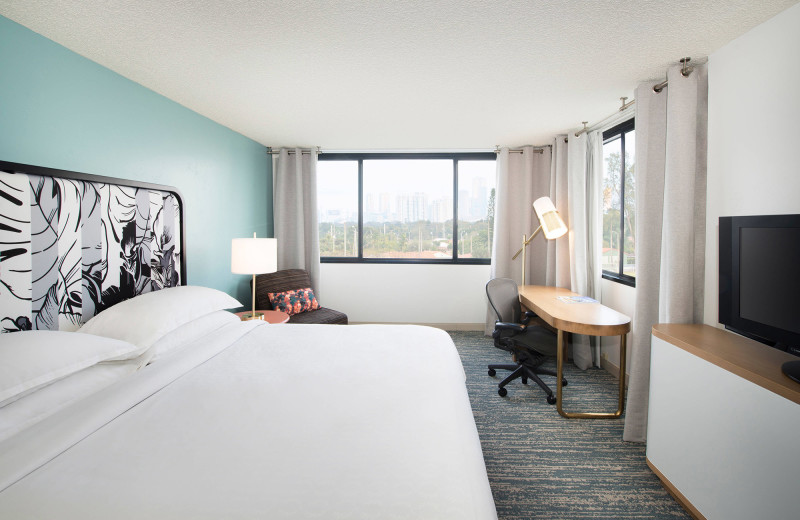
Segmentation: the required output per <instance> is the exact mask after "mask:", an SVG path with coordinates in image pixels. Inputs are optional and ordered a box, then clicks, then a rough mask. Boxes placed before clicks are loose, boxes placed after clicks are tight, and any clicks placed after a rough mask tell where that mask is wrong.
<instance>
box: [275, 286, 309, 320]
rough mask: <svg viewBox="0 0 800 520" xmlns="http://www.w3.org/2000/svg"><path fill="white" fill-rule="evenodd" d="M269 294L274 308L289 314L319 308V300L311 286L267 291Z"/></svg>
mask: <svg viewBox="0 0 800 520" xmlns="http://www.w3.org/2000/svg"><path fill="white" fill-rule="evenodd" d="M267 295H268V296H269V301H270V303H271V304H272V308H273V309H275V310H277V311H281V312H285V313H286V314H288V315H289V316H291V315H292V314H300V313H301V312H306V311H315V310H317V309H319V302H318V301H317V299H316V298H315V297H314V291H312V290H311V287H306V288H305V289H295V290H293V291H284V292H279V293H267Z"/></svg>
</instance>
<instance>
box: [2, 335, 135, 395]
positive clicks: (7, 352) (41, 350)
mask: <svg viewBox="0 0 800 520" xmlns="http://www.w3.org/2000/svg"><path fill="white" fill-rule="evenodd" d="M144 350H145V349H143V348H142V347H139V346H136V345H132V344H130V343H127V342H124V341H118V340H115V339H108V338H101V337H96V336H87V335H85V334H75V333H74V332H64V331H49V330H34V331H24V332H11V333H6V334H0V406H2V405H4V404H8V403H9V402H11V401H13V400H16V399H17V398H19V397H20V396H21V395H22V394H24V393H25V392H29V391H32V390H33V389H36V388H38V387H41V386H44V385H47V384H50V383H52V382H53V381H56V380H58V379H61V378H62V377H65V376H68V375H70V374H73V373H75V372H78V371H79V370H82V369H84V368H86V367H90V366H92V365H95V364H97V363H99V362H101V361H112V360H122V359H132V358H135V357H138V356H139V355H140V354H141V353H142V352H144Z"/></svg>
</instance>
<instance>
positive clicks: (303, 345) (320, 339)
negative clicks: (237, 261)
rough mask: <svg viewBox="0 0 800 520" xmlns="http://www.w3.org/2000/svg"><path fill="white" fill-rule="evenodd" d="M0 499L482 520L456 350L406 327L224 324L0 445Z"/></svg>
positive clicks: (43, 513) (37, 508)
mask: <svg viewBox="0 0 800 520" xmlns="http://www.w3.org/2000/svg"><path fill="white" fill-rule="evenodd" d="M231 341H235V343H234V344H233V345H232V346H230V347H228V348H226V347H227V345H228V344H229V343H230V342H231ZM209 358H210V359H209ZM206 359H208V361H205V360H206ZM0 489H3V491H1V492H0V518H34V517H35V518H67V519H68V518H75V519H78V518H80V519H91V518H98V519H99V518H103V519H105V518H148V519H150V518H152V519H159V518H293V519H295V518H369V519H380V518H414V519H425V518H430V519H442V518H459V519H462V518H496V517H497V516H496V512H495V509H494V502H493V499H492V495H491V491H490V488H489V483H488V479H487V476H486V469H485V466H484V462H483V454H482V452H481V447H480V442H479V439H478V434H477V430H476V428H475V422H474V420H473V416H472V410H471V408H470V404H469V400H468V397H467V393H466V388H465V385H464V373H463V369H462V367H461V361H460V359H459V357H458V353H457V352H456V350H455V347H454V346H453V344H452V341H451V340H450V338H449V337H448V336H447V334H446V333H445V332H443V331H440V330H437V329H431V328H427V327H416V326H385V325H361V326H347V327H344V326H331V325H255V324H253V323H241V324H231V325H228V326H225V327H223V328H222V329H220V330H218V331H216V332H215V333H213V334H210V335H209V336H208V337H207V338H206V339H205V340H204V341H203V342H202V343H201V344H198V345H196V346H193V347H191V348H189V349H182V351H181V352H180V355H177V354H176V355H175V356H170V357H169V358H167V359H164V360H163V361H159V362H157V363H154V364H152V365H150V366H148V367H146V368H144V369H142V370H141V371H140V372H139V373H138V374H135V375H133V376H131V377H128V378H127V379H125V380H123V381H121V382H120V383H118V384H116V385H114V386H112V387H111V388H110V389H109V390H108V391H104V392H103V393H102V395H94V396H92V398H90V399H86V400H84V402H82V403H77V404H76V405H73V406H71V407H70V408H68V409H65V410H62V411H61V412H59V413H58V414H55V415H54V416H52V417H50V418H48V419H47V420H45V421H42V422H40V423H38V424H36V425H35V426H34V427H32V428H31V429H29V430H26V431H25V432H22V433H21V434H18V435H16V436H14V437H12V438H10V439H8V440H7V441H5V442H3V443H2V444H0Z"/></svg>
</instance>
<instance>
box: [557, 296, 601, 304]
mask: <svg viewBox="0 0 800 520" xmlns="http://www.w3.org/2000/svg"><path fill="white" fill-rule="evenodd" d="M556 300H559V301H562V302H564V303H597V300H595V299H594V298H589V297H588V296H557V297H556Z"/></svg>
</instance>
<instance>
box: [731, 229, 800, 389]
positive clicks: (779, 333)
mask: <svg viewBox="0 0 800 520" xmlns="http://www.w3.org/2000/svg"><path fill="white" fill-rule="evenodd" d="M786 227H788V228H798V229H800V214H797V215H749V216H734V217H719V322H720V323H722V324H723V325H725V328H726V329H728V330H731V331H733V332H735V333H737V334H741V335H742V336H745V337H748V338H750V339H753V340H756V341H759V342H761V343H764V344H766V345H769V346H771V347H775V348H777V349H779V350H783V351H785V352H789V353H791V354H794V355H796V356H800V334H798V333H796V332H792V331H789V330H785V329H781V328H778V327H774V326H772V325H768V324H766V323H761V322H756V321H752V320H748V319H746V318H743V317H741V315H740V309H739V298H740V287H739V274H740V265H739V259H740V254H739V252H740V247H741V246H740V243H739V240H740V237H741V230H742V229H743V228H786ZM797 297H798V298H800V295H797ZM798 305H800V303H798ZM798 318H800V316H798ZM783 372H784V373H785V374H786V375H787V376H788V377H790V378H791V379H793V380H795V381H797V382H799V383H800V361H790V362H787V363H785V364H784V366H783Z"/></svg>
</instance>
